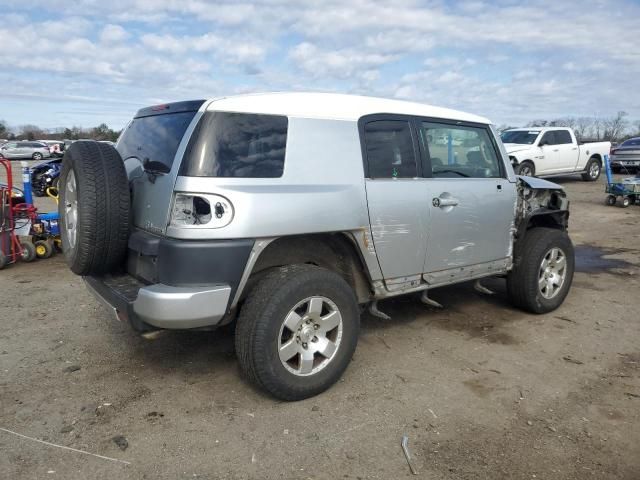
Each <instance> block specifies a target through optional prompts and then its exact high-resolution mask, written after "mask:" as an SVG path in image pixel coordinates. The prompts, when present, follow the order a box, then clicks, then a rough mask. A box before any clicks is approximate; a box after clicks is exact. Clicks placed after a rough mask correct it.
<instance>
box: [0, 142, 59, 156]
mask: <svg viewBox="0 0 640 480" xmlns="http://www.w3.org/2000/svg"><path fill="white" fill-rule="evenodd" d="M0 156H2V157H4V158H7V159H9V160H18V159H28V158H31V159H33V160H42V159H43V158H48V157H50V156H51V152H50V151H49V147H48V146H47V145H45V144H44V143H40V142H7V143H5V144H4V145H2V147H0Z"/></svg>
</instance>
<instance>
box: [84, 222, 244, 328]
mask: <svg viewBox="0 0 640 480" xmlns="http://www.w3.org/2000/svg"><path fill="white" fill-rule="evenodd" d="M253 244H254V241H253V240H251V239H237V240H208V241H188V240H175V239H170V238H166V237H158V236H155V235H151V234H149V233H147V232H143V231H140V230H138V231H135V232H134V233H133V234H132V235H131V236H130V238H129V253H128V260H127V273H121V274H114V275H104V276H100V277H94V276H90V277H84V281H85V283H86V285H87V287H88V288H89V290H90V291H91V292H92V293H93V294H94V295H95V296H96V297H97V298H98V300H100V301H101V302H102V303H103V304H105V305H106V306H107V307H108V308H109V309H110V310H111V311H112V312H113V313H114V315H115V316H116V318H118V319H119V320H122V321H128V322H129V323H130V324H131V326H132V327H133V328H134V329H135V330H138V331H146V330H152V329H154V328H167V329H188V328H199V327H210V326H216V325H218V324H219V323H221V321H222V320H223V318H224V317H225V315H226V314H227V313H228V312H229V309H230V307H231V301H230V300H231V299H232V298H233V296H234V294H235V292H236V290H237V288H238V286H239V283H240V278H241V277H242V274H243V272H244V269H245V266H246V263H247V260H248V258H249V253H250V252H251V249H252V247H253Z"/></svg>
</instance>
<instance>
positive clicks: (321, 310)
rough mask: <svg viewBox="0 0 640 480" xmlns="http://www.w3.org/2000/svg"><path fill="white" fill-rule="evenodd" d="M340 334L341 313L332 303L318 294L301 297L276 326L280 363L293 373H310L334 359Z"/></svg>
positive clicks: (320, 368)
mask: <svg viewBox="0 0 640 480" xmlns="http://www.w3.org/2000/svg"><path fill="white" fill-rule="evenodd" d="M342 333H343V322H342V314H341V313H340V310H339V309H338V307H337V306H336V304H335V303H334V302H332V301H331V300H330V299H328V298H327V297H321V296H313V297H309V298H305V299H304V300H302V301H301V302H299V303H298V304H296V306H295V307H293V308H292V309H291V310H289V313H288V314H287V315H286V316H285V318H284V321H283V322H282V325H281V326H280V333H279V335H278V356H279V358H280V362H281V363H282V365H283V366H284V368H286V369H287V370H288V371H289V372H290V373H292V374H294V375H296V376H309V375H314V374H316V373H318V372H319V371H321V370H323V369H324V368H326V367H327V365H329V363H331V361H332V360H333V358H335V355H336V353H337V351H338V349H339V347H340V343H341V341H342Z"/></svg>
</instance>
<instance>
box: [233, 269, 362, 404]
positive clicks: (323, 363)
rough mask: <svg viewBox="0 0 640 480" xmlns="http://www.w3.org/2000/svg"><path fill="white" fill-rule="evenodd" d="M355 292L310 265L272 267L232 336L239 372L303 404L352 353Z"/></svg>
mask: <svg viewBox="0 0 640 480" xmlns="http://www.w3.org/2000/svg"><path fill="white" fill-rule="evenodd" d="M359 331H360V316H359V311H358V305H357V302H356V298H355V295H354V293H353V290H352V289H351V287H350V286H349V284H347V282H346V281H345V280H344V279H343V278H342V277H341V276H339V275H338V274H336V273H334V272H331V271H329V270H326V269H324V268H320V267H316V266H314V265H289V266H284V267H279V268H275V269H274V270H273V271H271V272H269V273H268V274H267V275H265V277H264V278H263V279H262V280H261V281H260V282H259V283H258V284H257V285H256V286H255V287H254V288H253V290H252V291H251V293H250V294H249V296H248V297H247V300H246V301H245V303H244V305H243V306H242V309H241V311H240V315H239V317H238V323H237V327H236V333H235V343H236V353H237V355H238V360H239V363H240V368H241V370H242V371H243V372H244V374H245V375H246V376H247V377H248V379H249V380H250V381H251V382H252V383H254V384H255V385H257V386H258V387H260V388H262V389H263V390H266V391H267V392H268V393H270V394H271V395H273V396H274V397H276V398H279V399H281V400H287V401H294V400H302V399H304V398H308V397H312V396H314V395H317V394H319V393H321V392H323V391H325V390H326V389H327V388H329V387H330V386H331V385H333V384H334V383H335V382H336V381H337V380H338V379H339V378H340V376H341V375H342V373H343V372H344V370H345V369H346V368H347V366H348V364H349V362H350V361H351V357H352V356H353V353H354V351H355V349H356V345H357V342H358V334H359Z"/></svg>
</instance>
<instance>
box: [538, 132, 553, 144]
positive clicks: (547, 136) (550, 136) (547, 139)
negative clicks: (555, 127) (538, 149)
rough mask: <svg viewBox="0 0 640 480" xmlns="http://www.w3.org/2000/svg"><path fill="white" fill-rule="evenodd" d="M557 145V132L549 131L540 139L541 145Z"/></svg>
mask: <svg viewBox="0 0 640 480" xmlns="http://www.w3.org/2000/svg"><path fill="white" fill-rule="evenodd" d="M542 144H546V145H555V144H556V135H555V132H547V133H545V134H544V135H543V136H542V138H541V139H540V145H542Z"/></svg>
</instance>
